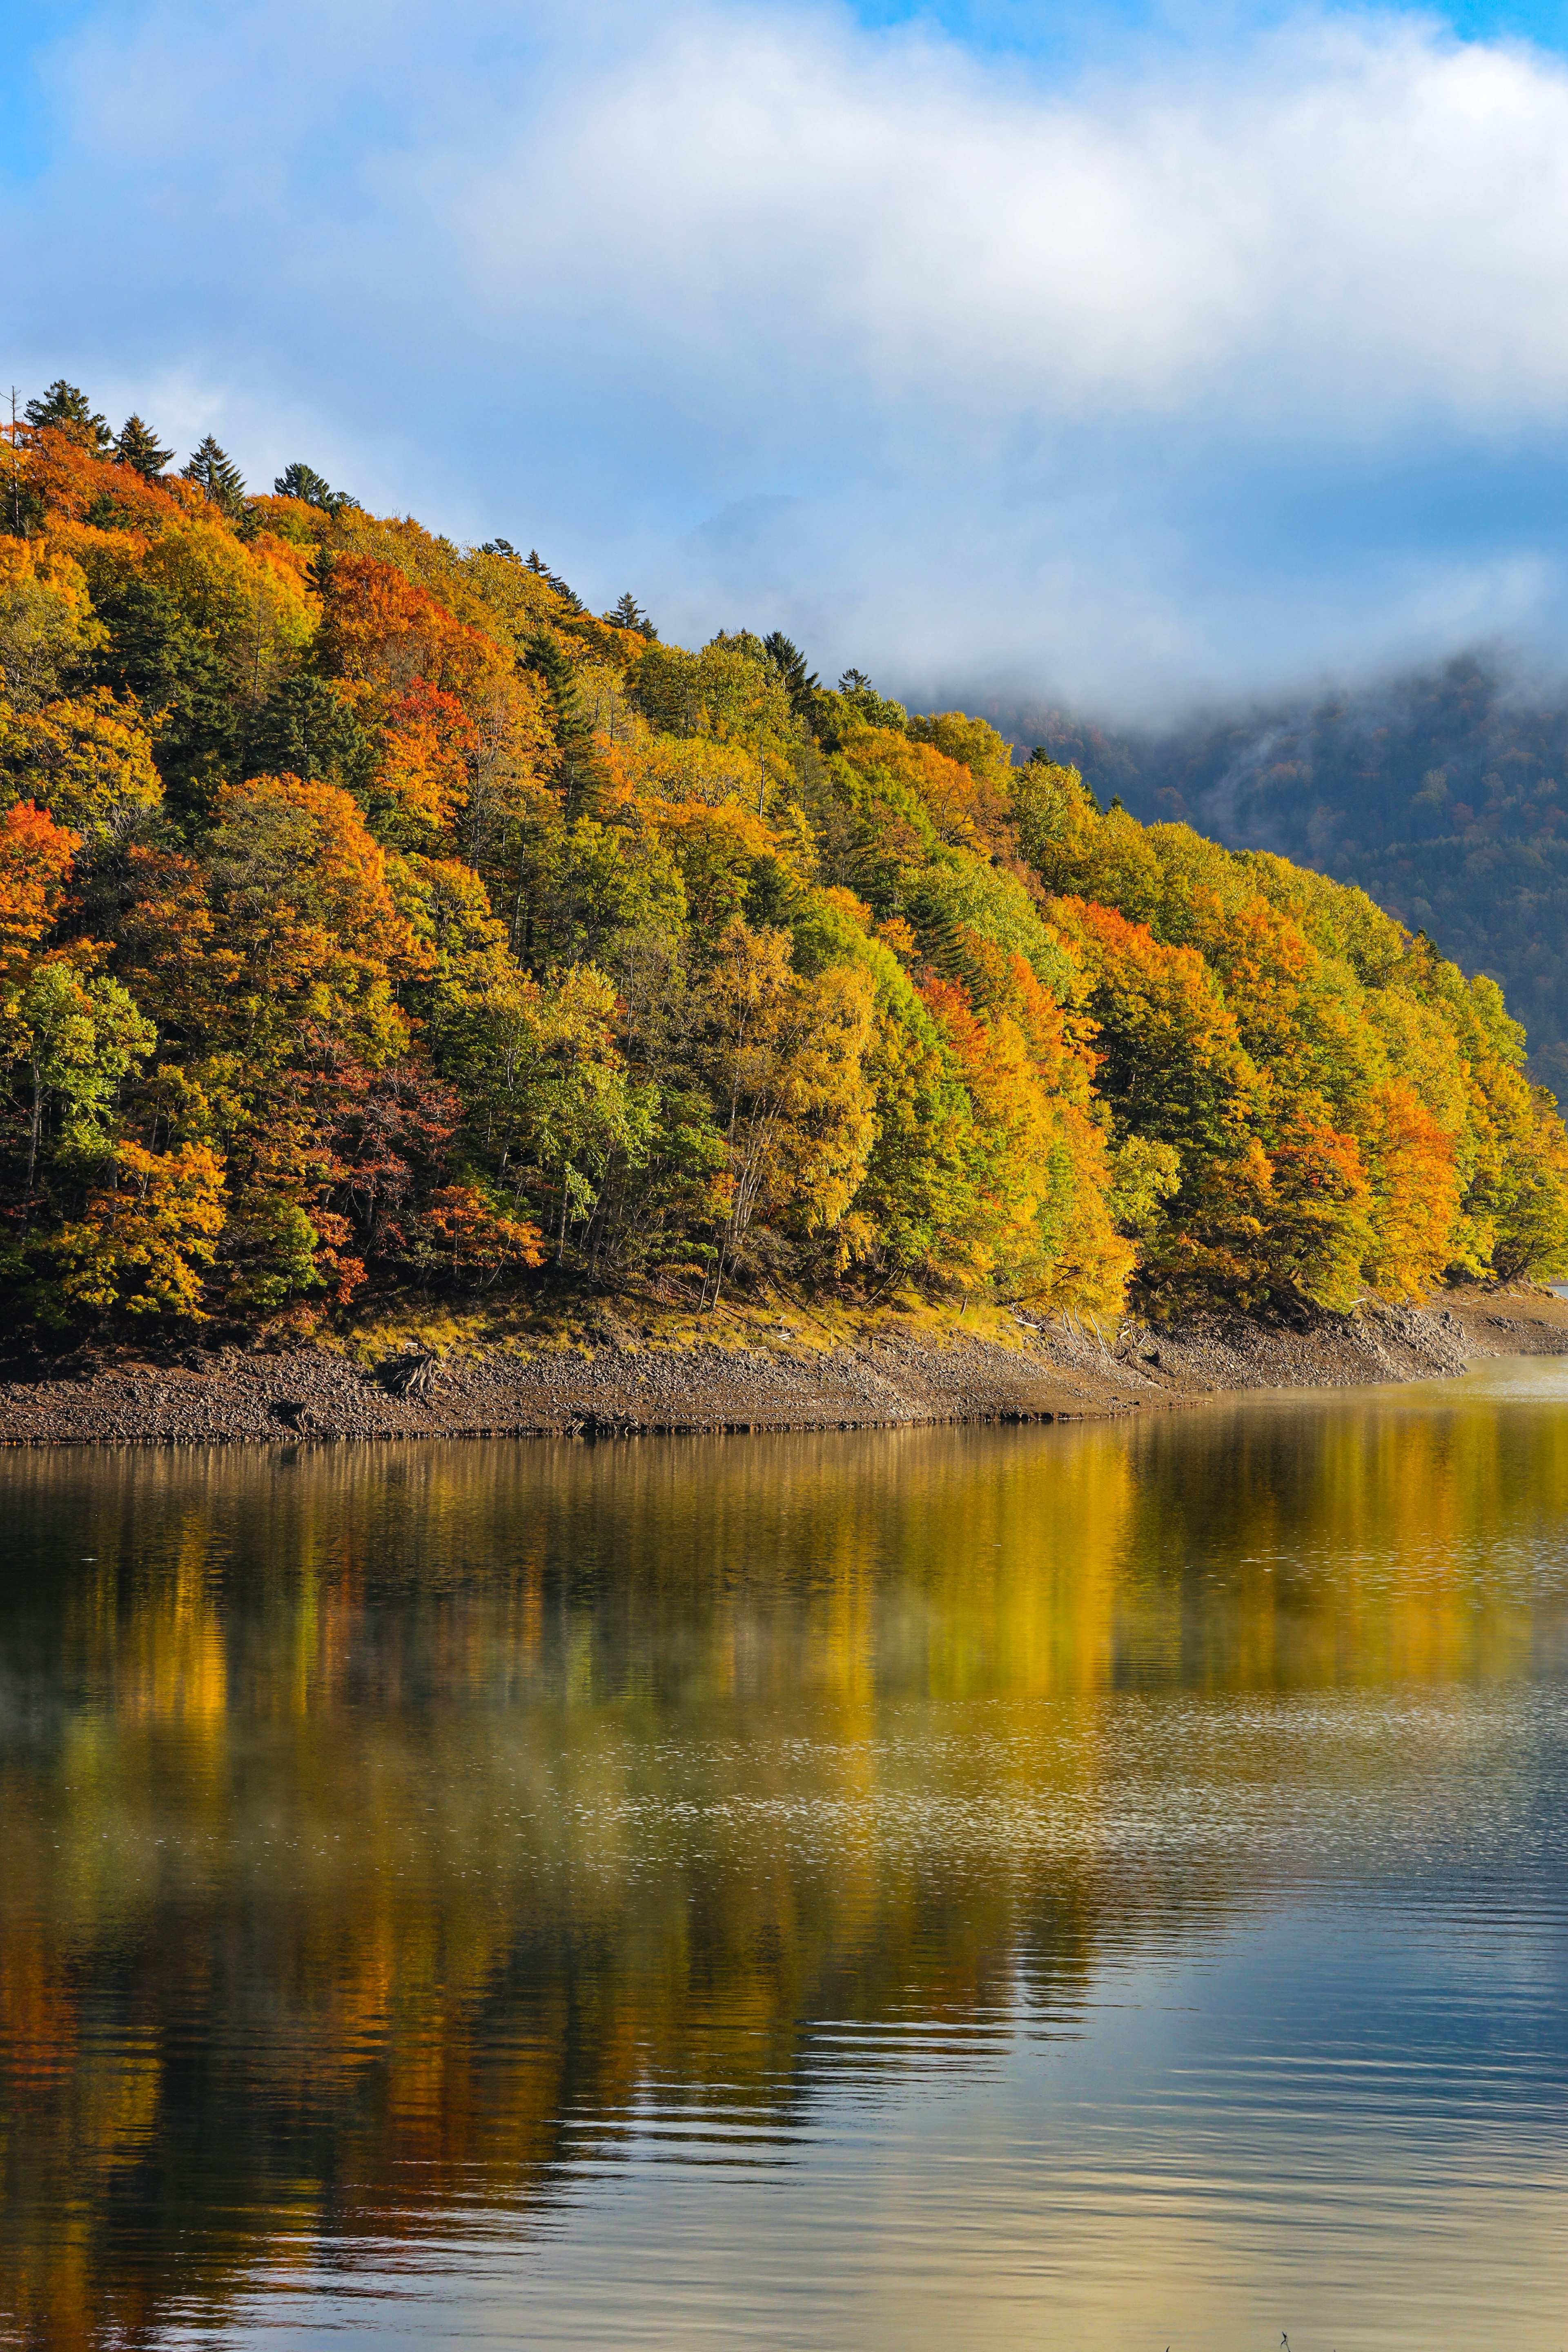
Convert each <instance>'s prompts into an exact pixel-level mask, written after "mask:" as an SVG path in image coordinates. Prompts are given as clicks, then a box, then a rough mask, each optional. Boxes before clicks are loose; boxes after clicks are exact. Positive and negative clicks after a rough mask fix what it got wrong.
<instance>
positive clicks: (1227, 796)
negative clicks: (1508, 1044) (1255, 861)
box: [1004, 659, 1568, 1094]
mask: <svg viewBox="0 0 1568 2352" xmlns="http://www.w3.org/2000/svg"><path fill="white" fill-rule="evenodd" d="M1035 719H1036V724H1035V726H1034V727H1033V729H1032V730H1030V740H1037V738H1042V737H1043V738H1044V739H1045V740H1047V742H1049V743H1050V744H1052V745H1053V746H1054V747H1055V749H1056V751H1057V755H1058V757H1066V758H1077V759H1078V760H1079V761H1080V762H1081V763H1082V764H1083V766H1084V770H1085V774H1086V777H1087V779H1088V780H1089V782H1091V784H1092V785H1093V787H1094V789H1095V790H1096V792H1097V793H1099V794H1100V796H1101V797H1102V798H1109V797H1110V795H1111V794H1112V793H1120V794H1121V798H1122V799H1123V800H1124V801H1125V802H1126V803H1127V805H1128V807H1129V808H1131V809H1132V810H1134V811H1135V812H1136V813H1137V814H1139V815H1140V816H1143V817H1149V818H1178V819H1181V820H1183V821H1184V822H1185V823H1188V824H1194V825H1196V826H1197V827H1198V828H1199V830H1200V831H1202V832H1205V833H1213V834H1215V835H1217V836H1218V837H1219V838H1220V839H1221V840H1223V841H1225V842H1226V843H1227V844H1228V845H1230V846H1232V847H1233V848H1237V849H1273V850H1277V851H1279V853H1280V854H1281V855H1282V856H1287V857H1294V858H1300V859H1302V860H1304V861H1305V862H1306V863H1307V864H1309V865H1311V866H1318V867H1321V870H1322V871H1323V872H1324V873H1326V874H1332V875H1335V876H1337V877H1338V878H1339V879H1340V880H1342V881H1352V882H1357V883H1359V884H1360V885H1361V887H1363V889H1364V890H1366V891H1368V892H1370V894H1371V895H1372V897H1373V898H1375V899H1376V900H1377V903H1378V905H1379V906H1380V907H1385V908H1388V909H1389V910H1390V912H1391V913H1393V914H1394V915H1396V916H1397V917H1398V918H1399V919H1400V920H1401V921H1403V922H1405V923H1407V924H1409V926H1410V927H1411V929H1415V930H1425V931H1427V932H1429V933H1430V934H1431V936H1432V938H1433V939H1434V940H1436V943H1437V946H1438V947H1439V948H1440V949H1441V950H1442V951H1443V953H1444V954H1445V955H1449V956H1452V957H1454V958H1455V960H1456V961H1458V962H1459V963H1460V964H1462V965H1463V967H1464V969H1465V970H1466V971H1487V972H1490V973H1491V974H1492V975H1493V977H1494V978H1496V979H1497V980H1499V981H1500V982H1501V983H1502V986H1503V988H1504V990H1505V991H1506V992H1507V995H1508V1001H1509V1003H1510V1007H1511V1008H1512V1009H1513V1011H1514V1012H1515V1013H1517V1014H1518V1015H1519V1017H1520V1019H1521V1021H1522V1022H1523V1023H1524V1024H1525V1025H1526V1027H1527V1029H1528V1032H1529V1036H1530V1049H1531V1070H1532V1071H1533V1073H1534V1075H1535V1076H1537V1077H1538V1078H1540V1079H1541V1080H1542V1083H1543V1084H1544V1085H1547V1086H1550V1087H1552V1088H1553V1089H1554V1090H1555V1091H1556V1092H1557V1093H1559V1094H1562V1093H1563V1092H1564V1091H1565V1090H1568V706H1564V705H1563V702H1561V701H1560V700H1559V701H1552V700H1551V699H1549V698H1546V697H1544V696H1542V695H1539V694H1536V695H1531V694H1528V693H1526V692H1525V690H1524V689H1523V688H1522V687H1521V686H1518V685H1510V683H1509V682H1508V681H1507V680H1505V679H1504V678H1503V677H1500V676H1499V675H1498V674H1497V673H1496V672H1495V671H1492V670H1489V669H1487V668H1485V667H1483V666H1482V665H1481V664H1480V663H1479V662H1476V661H1473V660H1468V659H1467V660H1463V661H1454V662H1450V663H1449V664H1448V665H1447V667H1445V668H1443V669H1442V670H1440V671H1434V672H1426V673H1423V674H1421V675H1419V676H1415V677H1407V678H1404V679H1401V680H1399V681H1398V682H1397V683H1395V684H1394V685H1393V686H1390V687H1384V688H1378V689H1376V690H1368V691H1366V692H1363V693H1360V694H1352V693H1347V694H1341V695H1336V696H1332V697H1329V698H1319V699H1317V700H1315V701H1310V702H1303V703H1298V704H1295V705H1289V704H1287V705H1283V706H1281V707H1279V708H1278V709H1271V710H1260V711H1250V712H1245V713H1240V714H1234V715H1232V716H1231V717H1229V718H1226V719H1220V720H1205V721H1202V722H1199V723H1195V724H1192V725H1188V726H1184V727H1179V728H1175V729H1173V730H1168V731H1164V732H1161V733H1143V734H1138V735H1131V736H1127V737H1122V738H1115V737H1109V736H1105V735H1100V734H1097V733H1095V732H1093V731H1092V730H1082V729H1079V728H1077V727H1074V726H1073V725H1072V724H1071V723H1070V722H1068V723H1066V724H1064V723H1063V722H1062V721H1061V720H1060V719H1058V718H1055V717H1054V716H1052V715H1047V714H1043V713H1037V714H1035ZM1004 723H1006V722H1004Z"/></svg>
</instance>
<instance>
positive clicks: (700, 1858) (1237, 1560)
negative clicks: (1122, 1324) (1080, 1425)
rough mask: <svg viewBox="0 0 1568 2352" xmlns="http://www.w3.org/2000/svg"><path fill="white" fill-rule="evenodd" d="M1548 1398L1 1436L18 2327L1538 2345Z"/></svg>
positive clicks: (1499, 1368) (1550, 1536)
mask: <svg viewBox="0 0 1568 2352" xmlns="http://www.w3.org/2000/svg"><path fill="white" fill-rule="evenodd" d="M1563 1402H1568V1367H1564V1366H1561V1365H1553V1364H1535V1365H1531V1364H1523V1365H1521V1364H1512V1363H1506V1362H1504V1363H1498V1364H1494V1365H1489V1366H1487V1367H1485V1368H1484V1369H1483V1370H1480V1371H1479V1372H1478V1373H1477V1374H1475V1375H1473V1376H1471V1377H1470V1378H1469V1379H1468V1380H1467V1381H1464V1382H1462V1383H1443V1384H1438V1383H1433V1384H1430V1385H1423V1386H1420V1387H1417V1388H1413V1389H1408V1390H1403V1391H1396V1392H1391V1391H1367V1392H1363V1393H1362V1394H1360V1395H1355V1396H1347V1395H1343V1394H1342V1395H1339V1396H1333V1395H1327V1396H1323V1395H1320V1396H1314V1397H1310V1398H1304V1399H1303V1398H1298V1399H1279V1398H1265V1399H1259V1400H1257V1401H1248V1402H1247V1403H1246V1404H1245V1405H1243V1406H1240V1407H1232V1406H1228V1405H1226V1406H1215V1407H1214V1408H1212V1409H1205V1411H1204V1412H1199V1413H1194V1414H1191V1415H1183V1416H1170V1417H1162V1418H1161V1420H1160V1421H1159V1422H1157V1423H1154V1422H1151V1423H1150V1425H1148V1426H1146V1427H1143V1428H1141V1429H1140V1428H1117V1429H1110V1428H1105V1427H1100V1428H1084V1429H1079V1430H1069V1431H1046V1432H1016V1433H1014V1432H1008V1433H984V1432H978V1433H976V1432H970V1433H962V1432H960V1433H954V1432H937V1433H919V1434H915V1435H912V1436H900V1437H897V1438H893V1439H889V1441H887V1442H886V1443H883V1442H882V1441H880V1440H877V1439H872V1440H866V1439H853V1438H846V1439H843V1440H834V1441H829V1442H824V1443H821V1444H817V1443H814V1442H805V1441H800V1442H790V1443H784V1444H778V1445H772V1444H758V1443H753V1444H732V1445H731V1446H728V1447H715V1446H702V1445H696V1446H687V1447H680V1446H669V1447H663V1446H655V1445H645V1446H642V1447H638V1448H619V1449H611V1448H598V1449H585V1448H570V1447H563V1448H548V1447H539V1448H532V1449H530V1448H526V1447H522V1448H508V1447H496V1448H479V1447H469V1448H432V1449H430V1450H429V1451H428V1452H427V1453H426V1452H416V1450H415V1449H409V1450H408V1451H407V1452H406V1453H403V1454H399V1455H398V1456H397V1457H395V1458H389V1457H387V1456H381V1457H379V1458H375V1459H373V1458H371V1457H369V1456H368V1455H367V1454H363V1453H354V1452H352V1451H351V1450H350V1449H342V1450H338V1451H336V1452H334V1453H327V1454H321V1453H318V1454H301V1455H300V1456H298V1457H296V1459H295V1460H294V1462H293V1463H292V1465H290V1466H289V1467H287V1468H285V1466H284V1465H281V1464H279V1465H268V1464H263V1463H258V1462H256V1461H247V1460H246V1459H244V1458H242V1457H237V1456H234V1455H230V1456H225V1457H212V1458H208V1457H201V1456H195V1455H193V1456H185V1457H178V1456H160V1457H142V1458H141V1459H139V1460H128V1459H126V1458H124V1457H118V1458H113V1457H110V1458H101V1459H97V1460H90V1461H82V1460H79V1459H78V1460H76V1461H74V1462H71V1461H67V1460H63V1459H61V1458H59V1457H54V1458H44V1457H34V1458H33V1459H31V1460H29V1461H22V1462H14V1463H8V1464H5V1465H4V1466H3V1475H5V1480H6V1486H7V1501H8V1504H9V1505H10V1509H9V1512H8V1517H9V1523H10V1524H11V1526H12V1528H13V1529H14V1531H15V1533H16V1539H17V1552H16V1557H17V1560H18V1569H17V1572H16V1579H15V1580H14V1583H13V1585H12V1586H11V1587H10V1588H8V1590H7V1592H6V1594H5V1597H4V1599H3V1600H0V1661H3V1663H0V1804H3V1806H4V1818H5V1822H6V1825H7V1836H6V1870H5V1878H4V1882H3V1884H0V2054H5V2056H7V2057H8V2059H9V2061H10V2064H11V2069H12V2074H11V2082H10V2085H9V2095H8V2096H7V2097H6V2099H5V2113H6V2116H7V2117H8V2127H7V2130H6V2132H5V2136H4V2141H3V2144H0V2161H3V2162H4V2164H5V2168H6V2171H5V2192H6V2205H5V2232H6V2240H5V2247H4V2249H3V2250H0V2251H3V2252H5V2254H7V2255H8V2256H9V2257H10V2264H9V2268H10V2275H11V2277H12V2279H13V2281H14V2282H16V2283H18V2284H13V2286H12V2287H11V2288H9V2289H8V2290H6V2293H7V2294H9V2296H10V2297H11V2302H10V2306H9V2307H10V2308H11V2310H12V2312H13V2314H14V2322H15V2325H14V2334H15V2336H16V2339H17V2340H28V2338H29V2337H30V2338H31V2339H32V2340H37V2341H45V2340H58V2339H60V2338H64V2337H68V2336H69V2337H72V2338H74V2339H75V2340H84V2341H85V2340H90V2338H92V2337H93V2336H98V2337H99V2338H100V2339H102V2340H109V2339H110V2338H111V2337H117V2336H124V2335H126V2334H127V2333H128V2332H129V2331H131V2330H132V2329H133V2328H139V2329H140V2332H141V2336H142V2340H144V2341H159V2342H174V2341H186V2340H190V2341H196V2340H199V2341H202V2342H210V2341H237V2340H239V2339H240V2338H243V2337H247V2336H252V2335H261V2334H265V2333H269V2332H274V2331H277V2332H279V2334H280V2335H281V2336H286V2338H287V2340H288V2341H289V2342H290V2343H300V2344H312V2343H314V2342H315V2341H316V2340H317V2339H318V2338H320V2340H321V2342H322V2343H323V2344H324V2343H325V2342H326V2341H327V2339H328V2338H329V2336H330V2337H331V2341H333V2342H334V2343H342V2341H343V2340H344V2338H345V2336H346V2337H348V2338H349V2339H351V2340H356V2341H363V2342H372V2341H374V2342H387V2343H390V2342H392V2341H393V2340H394V2339H397V2340H409V2339H413V2340H423V2341H447V2340H455V2339H457V2338H458V2337H459V2336H464V2337H467V2336H470V2335H471V2336H476V2337H478V2338H479V2339H481V2340H490V2341H497V2342H506V2343H515V2342H526V2343H527V2344H529V2345H530V2346H538V2347H549V2346H553V2345H562V2346H565V2345H574V2346H575V2345H583V2346H586V2345H589V2344H594V2345H615V2346H617V2347H618V2346H623V2345H624V2346H648V2347H677V2346H679V2347H686V2346H689V2345H700V2344H704V2343H711V2344H714V2345H724V2346H729V2345H731V2344H741V2343H745V2344H755V2345H759V2346H764V2347H781V2352H782V2347H796V2346H798V2347H808V2352H816V2347H824V2352H826V2347H847V2352H859V2347H867V2352H871V2348H872V2347H875V2352H883V2347H889V2352H890V2347H908V2352H926V2347H931V2352H935V2347H951V2346H956V2345H963V2346H966V2347H982V2348H983V2352H990V2348H991V2347H1007V2352H1013V2347H1022V2346H1025V2345H1028V2346H1034V2345H1037V2344H1045V2345H1055V2344H1058V2343H1059V2344H1063V2345H1067V2344H1079V2343H1088V2344H1092V2345H1094V2346H1096V2347H1100V2346H1104V2347H1123V2346H1125V2347H1128V2352H1133V2347H1147V2346H1149V2345H1153V2346H1155V2347H1156V2352H1157V2347H1158V2346H1160V2345H1163V2344H1166V2343H1169V2344H1171V2345H1172V2346H1173V2347H1178V2352H1179V2347H1184V2346H1192V2347H1197V2346H1200V2345H1202V2346H1205V2347H1216V2352H1231V2347H1235V2352H1241V2347H1252V2346H1255V2345H1273V2344H1276V2343H1277V2342H1278V2339H1279V2332H1280V2330H1281V2329H1283V2328H1288V2329H1289V2335H1290V2341H1291V2344H1292V2346H1293V2347H1295V2352H1318V2347H1330V2352H1355V2347H1368V2346H1390V2347H1392V2346H1399V2347H1405V2346H1408V2347H1416V2346H1422V2347H1426V2346H1428V2345H1432V2344H1436V2343H1442V2344H1443V2345H1444V2346H1445V2347H1481V2346H1488V2347H1490V2346H1495V2345H1510V2346H1511V2345H1513V2344H1519V2345H1529V2344H1541V2345H1542V2346H1546V2345H1551V2344H1556V2343H1558V2342H1560V2340H1561V2325H1560V2320H1559V2316H1558V2315H1559V2314H1560V2311H1561V2290H1562V2285H1563V2279H1564V2276H1565V2275H1568V2273H1565V2271H1564V2262H1563V2257H1564V2255H1565V2253H1568V2245H1565V2244H1564V2234H1565V2233H1564V2224H1563V2220H1562V2218H1561V2217H1562V2215H1563V2211H1564V2210H1568V2208H1565V2206H1564V2201H1563V2190H1564V2189H1565V2188H1568V2179H1565V2178H1564V2174H1565V2171H1568V2167H1565V2165H1564V2151H1565V2149H1568V2010H1565V2005H1564V1998H1563V1996H1564V1991H1565V1990H1568V1987H1565V1985H1564V1977H1565V1973H1568V1970H1565V1965H1564V1963H1565V1958H1568V1917H1565V1903H1568V1896H1565V1893H1564V1890H1565V1889H1568V1874H1565V1872H1564V1867H1563V1864H1564V1862H1565V1860H1568V1854H1565V1852H1564V1848H1565V1845H1568V1828H1565V1826H1564V1822H1565V1818H1568V1816H1565V1808H1564V1797H1565V1795H1568V1769H1565V1768H1568V1711H1565V1709H1564V1706H1563V1691H1564V1679H1565V1678H1564V1675H1563V1630H1564V1626H1565V1624H1568V1608H1565V1602H1568V1542H1565V1540H1564V1538H1565V1530H1568V1415H1564V1414H1563V1412H1562V1411H1561V1406H1562V1404H1563ZM84 1555H92V1556H93V1557H91V1558H90V1559H89V1558H84ZM0 2087H3V2086H0ZM4 2308H5V2305H4V2304H0V2309H4ZM1554 2329H1555V2330H1557V2333H1555V2334H1554V2333H1553V2332H1552V2331H1553V2330H1554Z"/></svg>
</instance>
